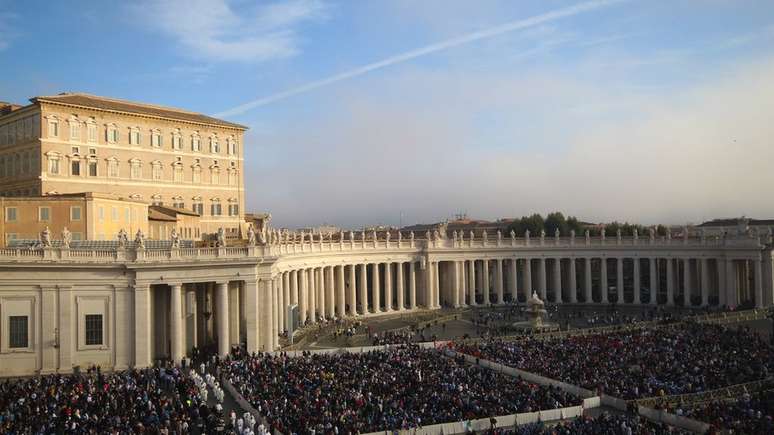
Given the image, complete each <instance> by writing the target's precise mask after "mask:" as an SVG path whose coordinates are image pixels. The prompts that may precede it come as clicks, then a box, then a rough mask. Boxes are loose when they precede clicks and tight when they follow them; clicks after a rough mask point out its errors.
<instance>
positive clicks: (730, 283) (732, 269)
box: [725, 258, 739, 307]
mask: <svg viewBox="0 0 774 435" xmlns="http://www.w3.org/2000/svg"><path fill="white" fill-rule="evenodd" d="M725 269H726V283H725V293H726V304H727V305H728V306H729V307H730V306H734V307H735V306H738V305H739V289H738V288H737V286H736V282H737V281H736V265H735V264H734V260H733V259H731V258H726V268H725Z"/></svg>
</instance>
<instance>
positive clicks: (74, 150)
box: [70, 147, 81, 155]
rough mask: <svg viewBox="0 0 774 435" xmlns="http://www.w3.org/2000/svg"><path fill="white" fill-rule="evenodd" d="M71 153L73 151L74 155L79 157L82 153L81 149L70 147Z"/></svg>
mask: <svg viewBox="0 0 774 435" xmlns="http://www.w3.org/2000/svg"><path fill="white" fill-rule="evenodd" d="M70 151H72V154H73V155H78V154H80V153H81V147H70Z"/></svg>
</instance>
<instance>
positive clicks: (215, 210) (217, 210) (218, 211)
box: [210, 201, 222, 216]
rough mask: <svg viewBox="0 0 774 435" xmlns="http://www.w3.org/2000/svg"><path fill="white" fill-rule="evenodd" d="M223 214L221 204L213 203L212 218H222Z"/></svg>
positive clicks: (211, 208)
mask: <svg viewBox="0 0 774 435" xmlns="http://www.w3.org/2000/svg"><path fill="white" fill-rule="evenodd" d="M221 212H222V209H221V207H220V202H217V201H213V203H212V204H211V205H210V216H220V215H221Z"/></svg>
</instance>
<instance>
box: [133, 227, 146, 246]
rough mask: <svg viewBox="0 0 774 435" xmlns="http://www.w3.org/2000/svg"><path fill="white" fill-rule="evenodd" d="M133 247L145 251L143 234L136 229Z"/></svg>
mask: <svg viewBox="0 0 774 435" xmlns="http://www.w3.org/2000/svg"><path fill="white" fill-rule="evenodd" d="M134 247H135V248H138V249H145V234H143V233H142V230H140V229H138V230H137V233H136V234H135V235H134Z"/></svg>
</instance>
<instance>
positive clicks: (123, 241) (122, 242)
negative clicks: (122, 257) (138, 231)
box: [118, 228, 129, 248]
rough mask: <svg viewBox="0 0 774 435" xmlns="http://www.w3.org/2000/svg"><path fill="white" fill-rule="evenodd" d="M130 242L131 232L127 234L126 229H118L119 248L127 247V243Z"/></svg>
mask: <svg viewBox="0 0 774 435" xmlns="http://www.w3.org/2000/svg"><path fill="white" fill-rule="evenodd" d="M128 244H129V234H127V232H126V230H125V229H123V228H121V229H120V230H118V247H119V248H125V247H126V245H128Z"/></svg>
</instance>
